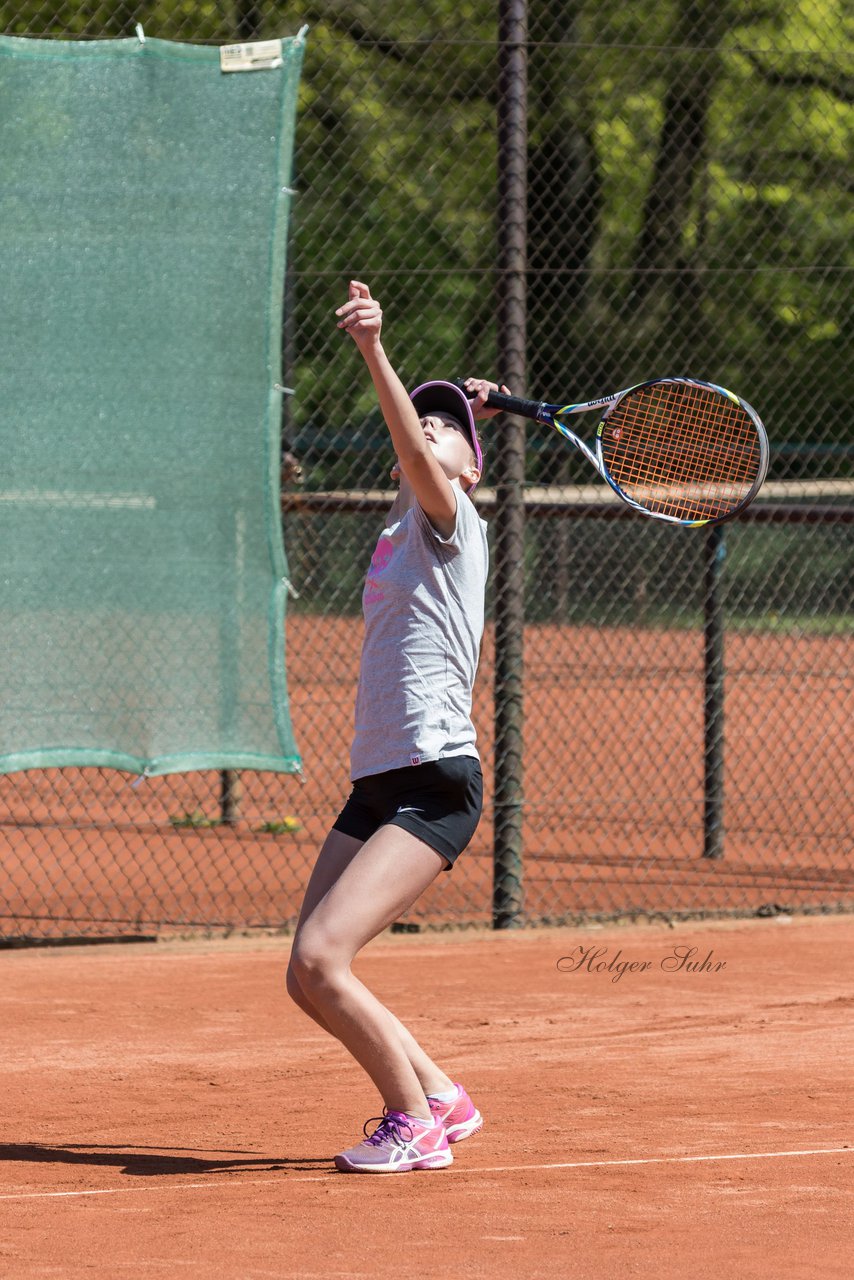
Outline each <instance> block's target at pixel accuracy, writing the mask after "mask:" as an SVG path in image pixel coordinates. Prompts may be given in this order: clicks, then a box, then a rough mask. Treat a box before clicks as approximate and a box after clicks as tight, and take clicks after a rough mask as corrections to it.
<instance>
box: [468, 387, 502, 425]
mask: <svg viewBox="0 0 854 1280" xmlns="http://www.w3.org/2000/svg"><path fill="white" fill-rule="evenodd" d="M465 386H466V391H467V392H468V393H469V395H470V396H474V399H473V400H472V402H471V411H472V414H473V416H474V417H475V418H476V419H480V420H481V421H482V420H483V419H484V418H494V417H495V415H496V413H500V412H501V410H500V409H487V408H486V397H487V396H488V395H489V393H490V391H501V392H503V394H504V395H506V396H509V395H510V388H509V387H505V386H504V385H503V384H502V385H501V386H500V387H499V385H498V383H497V382H487V380H486V379H485V378H466V380H465Z"/></svg>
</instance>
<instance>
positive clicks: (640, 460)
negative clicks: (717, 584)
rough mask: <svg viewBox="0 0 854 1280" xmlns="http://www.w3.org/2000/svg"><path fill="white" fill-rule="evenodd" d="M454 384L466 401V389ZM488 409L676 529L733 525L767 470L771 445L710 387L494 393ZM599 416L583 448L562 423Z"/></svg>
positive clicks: (747, 416) (740, 408) (728, 394)
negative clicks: (556, 435) (573, 394)
mask: <svg viewBox="0 0 854 1280" xmlns="http://www.w3.org/2000/svg"><path fill="white" fill-rule="evenodd" d="M454 385H455V386H458V387H460V388H461V389H462V390H463V391H465V392H466V395H469V396H470V395H471V392H469V391H467V390H466V388H465V385H464V384H463V383H462V382H459V381H458V382H456V383H455V384H454ZM486 403H487V405H489V406H490V407H491V408H495V409H503V410H504V411H505V412H506V413H514V414H517V415H518V416H519V417H522V418H531V419H532V420H533V421H535V422H542V423H545V425H546V426H550V427H554V428H555V430H556V431H559V432H560V433H561V435H562V436H565V437H566V439H567V440H569V442H570V444H573V445H575V447H576V448H577V449H580V450H581V452H582V453H583V454H584V456H585V458H587V459H588V461H590V462H592V463H593V466H594V467H595V468H596V470H597V471H598V472H599V474H600V476H602V478H603V479H604V480H607V482H608V484H609V485H610V486H611V488H612V489H613V490H614V492H615V493H616V494H617V496H618V497H620V498H622V499H623V501H624V502H627V503H628V504H629V506H630V507H633V508H634V509H635V510H636V511H640V512H642V513H643V514H644V515H645V516H652V517H653V518H654V519H656V520H669V521H670V522H671V523H672V524H682V525H702V524H709V523H719V522H720V521H722V520H729V519H731V518H732V517H733V516H734V515H737V514H738V512H739V511H743V510H744V509H745V507H746V506H747V505H748V504H749V503H751V502H752V501H753V499H754V498H755V497H756V495H757V493H758V492H759V490H760V488H761V486H762V482H763V480H764V479H765V475H766V473H767V471H768V436H767V435H766V432H765V428H764V426H763V425H762V423H761V421H760V419H759V415H758V414H757V412H756V410H755V409H753V408H752V407H751V406H750V405H749V404H748V403H747V402H746V401H745V400H742V399H741V397H740V396H737V395H735V394H734V393H733V392H732V391H727V390H725V389H724V388H723V387H718V386H716V385H715V384H714V383H713V382H698V381H696V380H695V379H693V378H657V379H655V380H653V381H651V382H641V383H639V384H638V385H637V386H635V387H629V388H628V389H627V390H626V391H618V392H616V393H615V394H614V395H612V396H601V397H600V398H599V399H598V400H587V401H585V402H584V403H583V404H563V405H561V404H547V403H545V402H544V401H538V400H524V399H522V398H521V397H519V396H508V395H504V394H502V392H500V391H490V393H489V396H488V397H487V400H486ZM603 408H604V410H605V412H604V414H603V416H602V419H601V421H600V422H599V425H598V427H597V428H596V436H595V440H594V441H593V442H592V443H591V444H585V442H584V441H583V440H582V439H580V437H579V436H577V435H576V433H575V432H574V431H573V430H572V429H571V428H570V426H569V424H568V422H567V419H568V418H569V417H571V415H572V414H576V413H586V412H587V411H588V410H592V409H603Z"/></svg>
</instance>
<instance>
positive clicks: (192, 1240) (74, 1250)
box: [0, 916, 854, 1280]
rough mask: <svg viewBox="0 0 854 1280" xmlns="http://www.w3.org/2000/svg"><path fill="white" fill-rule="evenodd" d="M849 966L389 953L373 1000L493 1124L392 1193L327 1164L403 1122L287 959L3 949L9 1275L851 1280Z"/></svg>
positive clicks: (779, 939) (242, 949) (853, 937)
mask: <svg viewBox="0 0 854 1280" xmlns="http://www.w3.org/2000/svg"><path fill="white" fill-rule="evenodd" d="M852 946H854V919H852V918H850V917H845V916H840V917H833V918H821V919H804V918H795V919H776V920H768V921H741V922H717V923H713V924H687V923H686V924H680V925H677V926H676V927H675V928H666V927H664V926H657V927H652V926H647V927H641V926H631V927H625V928H619V927H617V926H607V927H604V928H599V929H597V928H591V927H587V928H581V927H579V928H576V929H561V930H537V931H525V932H522V933H518V932H517V933H504V934H489V933H487V932H484V933H477V934H471V933H469V934H467V935H461V934H450V935H448V934H446V935H442V936H437V935H433V936H421V937H417V938H409V937H399V936H397V937H388V936H383V937H381V938H379V939H377V940H376V941H375V942H374V943H373V944H371V945H370V946H369V947H368V948H367V949H366V951H365V953H364V954H363V955H362V956H361V957H360V958H359V960H358V961H357V963H356V965H355V968H356V971H357V972H358V973H359V975H360V976H361V977H362V978H363V979H364V980H365V981H366V982H367V983H368V985H369V986H371V987H372V988H373V989H375V990H376V991H377V993H378V994H379V995H380V996H381V998H383V999H384V1000H385V1001H386V1002H387V1003H388V1004H389V1006H390V1007H392V1008H393V1009H394V1010H395V1011H396V1012H397V1013H398V1014H399V1016H401V1017H402V1018H403V1019H404V1021H405V1022H407V1023H408V1024H409V1025H410V1026H411V1027H412V1029H413V1031H414V1032H415V1033H416V1035H418V1036H419V1038H420V1039H421V1040H422V1043H424V1045H425V1047H426V1048H427V1049H428V1051H430V1052H432V1053H433V1055H434V1056H435V1057H436V1059H437V1060H438V1061H439V1062H441V1063H442V1065H443V1066H444V1067H445V1068H446V1069H447V1070H448V1071H449V1072H450V1073H451V1075H452V1076H453V1077H454V1078H459V1079H462V1080H463V1081H464V1082H465V1084H466V1086H467V1087H468V1089H469V1091H470V1092H471V1094H472V1095H473V1096H474V1098H475V1099H476V1101H477V1103H478V1105H479V1106H480V1108H481V1110H482V1111H483V1113H484V1116H485V1127H484V1130H483V1132H482V1134H481V1135H479V1136H478V1137H476V1138H473V1139H470V1140H469V1141H467V1142H464V1143H461V1144H459V1145H457V1146H456V1147H455V1148H454V1150H455V1159H454V1164H453V1166H452V1167H451V1168H449V1169H447V1170H441V1171H434V1172H425V1173H414V1174H405V1175H397V1176H394V1177H385V1178H377V1177H359V1176H356V1175H346V1174H340V1173H337V1172H336V1171H335V1170H334V1169H333V1168H332V1166H331V1164H330V1159H331V1156H332V1155H333V1154H334V1153H335V1152H336V1151H337V1150H340V1149H342V1148H343V1147H345V1146H349V1145H351V1144H352V1142H354V1141H355V1140H356V1138H357V1137H358V1135H359V1132H360V1129H361V1125H362V1122H363V1121H364V1120H366V1119H367V1118H368V1117H369V1116H373V1115H376V1114H377V1112H378V1110H379V1100H378V1098H377V1096H376V1094H375V1092H374V1089H373V1086H372V1085H371V1084H370V1082H369V1081H368V1080H367V1078H366V1077H364V1076H363V1075H362V1073H361V1072H360V1070H359V1068H357V1067H356V1066H355V1065H354V1064H353V1063H352V1061H351V1060H350V1059H349V1058H348V1057H347V1055H346V1054H345V1053H344V1051H343V1050H342V1049H341V1048H340V1046H338V1045H337V1044H336V1043H335V1042H333V1041H331V1040H329V1039H327V1038H326V1037H325V1036H324V1035H323V1033H322V1032H320V1031H319V1030H318V1029H317V1028H316V1027H315V1026H314V1024H312V1023H311V1022H309V1020H308V1019H306V1018H305V1017H304V1016H303V1015H302V1014H301V1013H300V1012H299V1011H298V1010H297V1009H296V1008H295V1007H293V1006H292V1005H290V1004H289V1002H288V1001H287V999H286V997H285V995H284V992H283V980H282V979H283V972H284V968H285V964H286V959H287V952H288V945H287V943H286V942H285V941H284V940H282V939H272V940H266V941H264V940H260V941H259V940H251V941H246V940H233V941H231V942H207V943H202V942H193V943H187V942H177V941H173V942H162V943H159V944H153V945H145V944H143V945H125V946H108V947H106V946H105V947H85V948H78V947H75V948H61V949H48V950H44V949H42V950H36V951H17V952H6V953H4V954H3V955H2V956H1V957H0V964H2V972H3V982H2V986H1V987H0V1003H1V1005H2V1007H0V1022H2V1026H3V1036H2V1042H0V1090H2V1097H3V1113H4V1138H3V1145H2V1148H0V1159H2V1165H0V1219H2V1224H3V1225H2V1231H0V1260H2V1261H1V1262H0V1266H2V1272H3V1274H4V1275H6V1276H9V1277H10V1280H31V1278H32V1280H35V1278H37V1277H38V1278H42V1277H61V1278H62V1280H83V1278H84V1277H85V1278H86V1280H98V1278H99V1277H104V1278H105V1280H114V1277H116V1276H123V1275H134V1276H139V1275H151V1276H163V1277H169V1280H173V1278H174V1277H176V1276H181V1277H188V1278H192V1277H198V1278H203V1280H207V1278H208V1277H210V1278H211V1280H213V1278H214V1277H216V1278H220V1277H223V1278H226V1280H231V1278H234V1280H250V1278H253V1277H259V1278H260V1277H294V1278H300V1280H307V1278H309V1277H312V1278H313V1277H318V1280H329V1278H330V1277H354V1278H356V1277H358V1278H361V1277H365V1278H366V1280H377V1278H382V1277H389V1278H392V1277H395V1278H396V1277H399V1276H402V1275H420V1276H425V1277H430V1278H435V1280H439V1278H442V1280H444V1278H445V1277H447V1278H448V1280H456V1278H457V1277H479V1276H484V1277H490V1278H493V1277H494V1278H496V1280H501V1278H502V1277H505V1276H506V1277H511V1276H513V1277H517V1276H522V1277H527V1278H530V1280H553V1278H554V1277H558V1276H559V1277H566V1278H569V1280H622V1278H623V1277H638V1278H640V1280H650V1278H654V1280H684V1278H685V1277H686V1276H690V1277H697V1278H699V1280H703V1278H704V1277H708V1278H709V1280H721V1277H736V1276H737V1277H739V1278H740V1280H754V1278H756V1280H759V1278H762V1280H766V1278H767V1280H778V1277H782V1276H785V1277H786V1280H843V1278H844V1280H848V1277H849V1276H850V1275H851V1239H852V1227H853V1226H854V1215H852V1185H854V1131H852V1127H851V1108H850V1063H851V1060H852V1053H854V1018H852V1011H854V996H852V994H851V984H850V963H849V957H850V955H851V951H852ZM591 947H592V948H595V949H596V950H597V951H600V952H601V954H599V955H598V956H596V957H594V956H593V955H592V953H591V954H590V955H589V957H588V959H589V961H590V963H589V965H588V964H585V965H583V966H582V967H581V968H580V969H578V968H575V969H574V970H572V971H569V962H568V961H567V960H566V958H567V957H573V961H577V960H578V959H579V957H580V955H581V951H579V948H581V949H586V948H591ZM690 947H695V948H696V951H695V952H694V956H693V960H694V963H695V964H696V965H698V966H699V968H698V969H697V970H695V971H693V972H690V971H688V970H687V969H685V968H682V969H679V970H678V971H675V972H668V971H666V969H665V968H662V962H663V961H664V960H665V959H666V958H667V957H669V956H673V955H674V954H675V949H676V948H690ZM558 961H563V971H561V969H559V967H558ZM623 962H629V963H632V964H634V965H635V966H636V967H635V968H634V969H633V970H626V971H624V972H623V974H622V976H621V977H619V978H617V980H616V981H615V980H614V978H615V976H616V974H617V972H618V970H617V968H616V967H615V966H617V965H619V964H621V963H623ZM608 963H611V964H612V966H614V967H612V968H611V970H610V971H608V970H607V968H605V969H604V970H601V971H597V969H596V965H597V964H602V965H607V964H608ZM673 963H674V964H675V963H676V961H673ZM643 965H646V966H647V967H645V968H641V967H640V966H643ZM719 965H723V967H720V968H719V967H717V966H719Z"/></svg>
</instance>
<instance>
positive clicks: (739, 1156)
mask: <svg viewBox="0 0 854 1280" xmlns="http://www.w3.org/2000/svg"><path fill="white" fill-rule="evenodd" d="M852 1152H854V1146H851V1147H817V1148H815V1149H814V1150H810V1151H748V1152H735V1153H734V1154H731V1155H719V1156H645V1157H642V1158H640V1159H632V1160H571V1161H566V1162H562V1163H560V1164H499V1165H493V1166H492V1167H478V1168H465V1167H456V1168H455V1172H456V1173H457V1174H460V1173H469V1174H472V1173H528V1172H530V1171H532V1170H543V1169H613V1168H617V1167H619V1166H623V1165H637V1164H700V1163H702V1162H704V1161H714V1160H782V1159H787V1158H789V1157H792V1156H836V1155H851V1153H852ZM343 1176H344V1177H346V1176H347V1175H346V1174H344V1175H343ZM381 1176H388V1177H390V1176H391V1175H381ZM341 1177H342V1174H340V1173H339V1172H337V1171H336V1172H335V1173H331V1172H330V1173H315V1174H310V1175H309V1176H308V1177H293V1176H289V1175H288V1174H287V1173H285V1175H284V1177H282V1178H241V1179H237V1178H235V1179H234V1180H233V1181H231V1182H179V1183H177V1184H172V1185H169V1184H165V1185H164V1184H160V1185H158V1186H156V1187H106V1188H103V1189H98V1190H92V1191H21V1192H16V1193H14V1194H12V1195H6V1194H0V1200H60V1199H68V1198H74V1197H75V1196H117V1195H127V1194H128V1193H129V1192H140V1191H210V1190H213V1189H214V1188H215V1187H229V1188H230V1187H266V1186H271V1185H277V1186H283V1185H285V1184H287V1183H289V1182H326V1181H328V1179H329V1178H336V1179H340V1178H341Z"/></svg>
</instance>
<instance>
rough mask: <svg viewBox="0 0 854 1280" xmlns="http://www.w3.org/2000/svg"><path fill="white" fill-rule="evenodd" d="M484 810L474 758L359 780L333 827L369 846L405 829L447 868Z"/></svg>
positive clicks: (457, 758) (431, 763)
mask: <svg viewBox="0 0 854 1280" xmlns="http://www.w3.org/2000/svg"><path fill="white" fill-rule="evenodd" d="M482 809H483V775H482V773H481V771H480V761H479V760H477V759H476V758H475V757H474V756H448V757H446V758H445V759H444V760H433V761H428V762H427V763H425V764H416V765H407V766H406V768H404V769H389V770H388V771H387V772H386V773H372V774H369V775H368V776H367V777H366V778H357V779H356V781H355V782H354V783H353V790H352V791H351V792H350V798H349V800H348V801H347V803H346V804H345V806H344V808H343V809H342V810H341V812H340V813H339V815H338V817H337V818H336V820H335V822H334V824H333V830H335V831H342V832H343V833H344V835H346V836H353V837H354V839H356V840H362V841H365V840H368V839H369V838H370V837H371V836H372V835H373V834H374V832H375V831H379V829H380V827H384V826H386V825H387V824H391V825H393V826H395V827H403V829H404V831H410V832H411V833H412V835H414V836H417V837H418V839H419V840H423V841H424V843H425V844H429V846H430V848H431V849H435V850H436V852H437V853H440V854H441V855H442V857H443V858H447V860H448V862H449V863H450V866H447V867H444V868H443V870H445V871H450V869H451V867H452V866H453V865H454V863H455V862H456V860H457V858H458V857H459V855H460V854H461V853H462V851H463V849H465V847H466V845H467V844H468V843H469V841H470V840H471V838H472V836H473V835H474V833H475V830H476V828H477V824H478V822H479V821H480V814H481V810H482Z"/></svg>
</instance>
